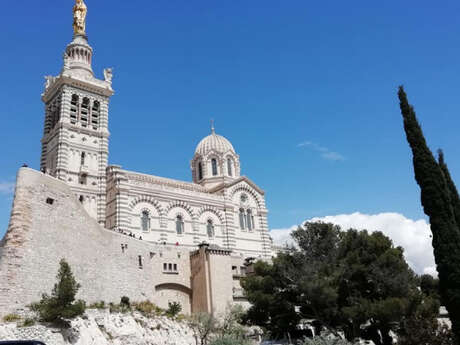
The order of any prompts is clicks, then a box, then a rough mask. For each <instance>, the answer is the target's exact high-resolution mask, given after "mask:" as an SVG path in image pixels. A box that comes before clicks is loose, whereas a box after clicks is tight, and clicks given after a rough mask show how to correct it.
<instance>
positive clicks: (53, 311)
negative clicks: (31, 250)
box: [31, 259, 86, 325]
mask: <svg viewBox="0 0 460 345" xmlns="http://www.w3.org/2000/svg"><path fill="white" fill-rule="evenodd" d="M59 265H60V268H59V271H58V274H57V277H56V278H57V280H58V282H57V283H56V284H54V288H53V291H52V292H51V296H48V295H47V294H43V295H42V299H41V300H40V302H39V303H33V304H32V305H31V309H32V310H35V311H37V312H38V313H39V315H40V318H41V319H42V320H43V321H46V322H53V323H55V324H65V325H66V324H67V323H66V322H65V321H64V320H65V319H72V318H74V317H77V316H80V315H82V314H83V313H84V312H85V308H86V305H85V302H84V301H82V300H78V301H76V302H74V301H75V295H76V294H77V292H78V289H79V288H80V284H78V283H77V282H76V280H75V278H74V276H73V273H72V271H71V269H70V266H69V264H68V263H67V262H66V261H65V260H64V259H62V260H61V261H60V263H59Z"/></svg>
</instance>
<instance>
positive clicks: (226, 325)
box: [216, 305, 246, 340]
mask: <svg viewBox="0 0 460 345" xmlns="http://www.w3.org/2000/svg"><path fill="white" fill-rule="evenodd" d="M244 313H245V312H244V310H243V307H242V306H241V305H232V306H229V307H228V308H227V310H226V312H225V313H224V315H222V316H221V317H220V318H219V321H218V323H217V326H216V333H217V334H218V337H219V338H227V339H234V340H235V339H243V338H244V337H245V333H246V330H245V328H244V327H243V326H242V320H243V316H244Z"/></svg>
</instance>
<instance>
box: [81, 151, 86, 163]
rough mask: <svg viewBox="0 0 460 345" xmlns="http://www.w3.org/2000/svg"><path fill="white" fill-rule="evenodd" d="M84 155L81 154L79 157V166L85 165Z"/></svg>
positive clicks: (83, 153)
mask: <svg viewBox="0 0 460 345" xmlns="http://www.w3.org/2000/svg"><path fill="white" fill-rule="evenodd" d="M85 159H86V153H85V152H82V153H81V157H80V165H85Z"/></svg>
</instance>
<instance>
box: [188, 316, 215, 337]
mask: <svg viewBox="0 0 460 345" xmlns="http://www.w3.org/2000/svg"><path fill="white" fill-rule="evenodd" d="M188 325H189V327H190V328H191V329H192V332H193V336H194V337H195V342H196V345H207V343H208V340H209V338H210V336H211V335H212V334H213V333H214V332H215V330H216V327H217V319H216V318H215V317H214V316H213V315H211V314H208V313H204V312H199V313H195V314H193V315H192V316H191V318H190V319H189V322H188Z"/></svg>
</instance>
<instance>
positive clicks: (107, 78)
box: [104, 68, 113, 83]
mask: <svg viewBox="0 0 460 345" xmlns="http://www.w3.org/2000/svg"><path fill="white" fill-rule="evenodd" d="M112 78H113V70H112V68H106V69H104V79H105V81H106V82H108V83H112Z"/></svg>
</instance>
